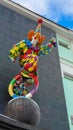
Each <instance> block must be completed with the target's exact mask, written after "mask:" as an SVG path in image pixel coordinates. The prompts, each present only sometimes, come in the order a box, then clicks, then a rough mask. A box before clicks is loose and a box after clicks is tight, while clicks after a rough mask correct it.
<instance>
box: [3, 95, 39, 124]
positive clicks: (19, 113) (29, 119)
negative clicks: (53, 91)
mask: <svg viewBox="0 0 73 130" xmlns="http://www.w3.org/2000/svg"><path fill="white" fill-rule="evenodd" d="M4 114H5V115H6V116H8V117H10V118H13V119H16V120H18V121H20V122H24V123H28V124H31V125H35V126H37V125H38V124H39V122H40V108H39V106H38V104H37V103H36V102H35V101H33V100H32V99H28V98H23V97H18V98H15V99H12V100H10V101H9V103H8V104H7V106H6V108H5V112H4Z"/></svg>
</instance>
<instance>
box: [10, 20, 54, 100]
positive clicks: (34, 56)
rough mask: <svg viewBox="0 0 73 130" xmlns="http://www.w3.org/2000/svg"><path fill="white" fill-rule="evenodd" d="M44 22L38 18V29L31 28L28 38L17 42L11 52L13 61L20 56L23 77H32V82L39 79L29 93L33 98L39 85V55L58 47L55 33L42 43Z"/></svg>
mask: <svg viewBox="0 0 73 130" xmlns="http://www.w3.org/2000/svg"><path fill="white" fill-rule="evenodd" d="M42 22H43V20H42V19H41V18H40V19H38V25H37V27H36V30H35V31H34V30H30V31H29V32H28V35H27V38H25V39H24V40H22V41H20V42H19V43H16V44H15V45H14V46H13V47H12V48H11V49H10V52H9V58H10V60H11V61H13V62H15V61H16V58H17V57H19V65H20V67H21V68H22V69H21V70H20V73H22V76H23V78H25V77H26V78H29V77H31V80H30V82H33V79H34V80H36V81H37V82H36V84H35V88H34V89H33V90H32V91H31V93H29V94H28V95H27V97H28V98H31V97H32V96H33V95H34V94H35V93H36V92H37V90H38V86H39V80H38V70H37V69H38V68H37V65H38V57H39V56H42V55H46V54H48V53H49V52H51V51H52V49H53V48H54V47H56V39H55V37H54V36H53V35H52V37H51V38H50V40H49V42H48V43H47V44H46V45H42V43H43V41H44V40H45V36H42V35H41V25H42Z"/></svg>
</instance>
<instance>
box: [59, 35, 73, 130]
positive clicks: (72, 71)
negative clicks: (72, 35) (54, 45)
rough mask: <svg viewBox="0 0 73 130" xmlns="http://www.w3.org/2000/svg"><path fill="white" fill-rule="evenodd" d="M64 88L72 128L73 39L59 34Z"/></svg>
mask: <svg viewBox="0 0 73 130" xmlns="http://www.w3.org/2000/svg"><path fill="white" fill-rule="evenodd" d="M57 40H58V49H59V57H60V65H61V72H62V81H63V88H64V94H65V100H66V106H67V113H68V120H69V126H70V130H72V129H73V103H72V99H73V41H72V40H70V39H67V38H65V37H63V36H59V35H57Z"/></svg>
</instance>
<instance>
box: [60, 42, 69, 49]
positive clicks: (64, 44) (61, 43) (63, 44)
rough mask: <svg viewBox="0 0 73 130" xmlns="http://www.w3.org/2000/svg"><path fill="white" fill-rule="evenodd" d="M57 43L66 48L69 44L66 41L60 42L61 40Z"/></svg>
mask: <svg viewBox="0 0 73 130" xmlns="http://www.w3.org/2000/svg"><path fill="white" fill-rule="evenodd" d="M59 45H61V46H63V47H65V48H67V49H69V45H68V44H67V43H64V42H62V41H59Z"/></svg>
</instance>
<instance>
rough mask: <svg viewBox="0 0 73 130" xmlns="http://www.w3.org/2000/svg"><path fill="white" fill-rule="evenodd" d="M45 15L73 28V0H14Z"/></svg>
mask: <svg viewBox="0 0 73 130" xmlns="http://www.w3.org/2000/svg"><path fill="white" fill-rule="evenodd" d="M12 1H14V2H16V3H18V4H20V5H22V6H24V7H26V8H27V9H29V10H31V11H33V12H36V13H37V14H39V15H42V16H43V17H46V18H48V19H49V20H52V21H53V22H55V23H58V24H59V25H61V26H64V27H66V28H69V29H71V30H73V0H12Z"/></svg>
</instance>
